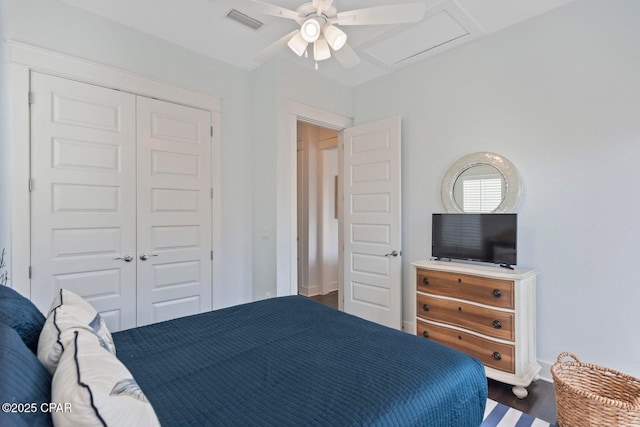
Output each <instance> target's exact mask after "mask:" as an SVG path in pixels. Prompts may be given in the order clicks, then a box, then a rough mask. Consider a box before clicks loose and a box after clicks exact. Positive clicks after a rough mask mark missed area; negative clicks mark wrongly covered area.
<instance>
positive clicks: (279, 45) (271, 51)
mask: <svg viewBox="0 0 640 427" xmlns="http://www.w3.org/2000/svg"><path fill="white" fill-rule="evenodd" d="M299 31H300V30H293V31H291V32H290V33H289V34H287V35H285V36H283V37H282V38H280V39H278V40H276V41H275V42H273V43H271V44H270V45H269V46H267V47H265V48H264V49H262V51H260V53H258V54H257V55H256V57H255V58H254V59H255V60H256V61H259V62H264V61H266V60H267V59H269V58H271V57H272V56H274V55H276V54H278V52H279V51H281V50H282V49H284V48H285V47H287V43H288V42H289V40H291V37H293V36H295V35H296V33H298V32H299Z"/></svg>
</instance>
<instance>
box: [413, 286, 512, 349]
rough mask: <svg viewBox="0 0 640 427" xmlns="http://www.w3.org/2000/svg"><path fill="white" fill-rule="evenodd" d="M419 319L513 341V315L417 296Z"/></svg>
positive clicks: (471, 305) (426, 296)
mask: <svg viewBox="0 0 640 427" xmlns="http://www.w3.org/2000/svg"><path fill="white" fill-rule="evenodd" d="M417 302H418V305H417V307H416V313H417V314H418V316H419V317H422V318H424V319H428V320H433V321H436V322H440V323H448V324H450V325H455V326H460V327H462V328H466V329H471V330H473V331H475V332H479V333H481V334H484V335H488V336H491V337H495V338H501V339H504V340H510V341H514V340H515V333H514V317H515V315H514V314H513V313H508V312H504V311H499V310H491V309H489V308H484V307H478V306H476V305H473V304H466V303H463V302H458V301H450V300H446V299H442V298H436V297H432V296H428V295H421V294H418V296H417Z"/></svg>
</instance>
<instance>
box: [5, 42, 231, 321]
mask: <svg viewBox="0 0 640 427" xmlns="http://www.w3.org/2000/svg"><path fill="white" fill-rule="evenodd" d="M7 45H8V47H9V63H10V66H9V71H10V77H9V79H10V85H11V88H12V91H11V109H12V113H13V117H12V118H11V123H12V124H11V129H10V133H11V142H10V144H11V150H12V159H11V161H12V164H13V168H12V171H11V172H12V175H11V177H12V179H11V187H10V189H11V252H10V269H9V272H10V274H11V277H10V280H11V286H12V287H13V288H14V289H15V290H16V291H18V292H20V293H21V294H22V295H25V296H27V297H29V298H31V280H30V279H29V268H30V266H31V228H30V227H31V225H30V223H31V218H30V215H24V212H31V196H30V192H29V189H28V185H29V179H30V177H31V164H30V149H31V135H30V133H31V132H30V125H31V123H30V108H29V105H30V94H29V91H30V88H31V81H30V76H31V72H32V71H37V72H40V73H44V74H50V75H53V76H57V77H61V78H65V79H69V80H75V81H78V82H82V83H88V84H93V85H96V86H101V87H105V88H109V89H117V90H120V91H123V92H128V93H131V94H134V95H141V96H145V97H148V98H157V99H160V100H163V101H168V102H172V103H175V104H180V105H185V106H188V107H194V108H199V109H201V110H205V111H209V112H210V114H211V124H212V126H213V135H212V138H211V156H212V159H211V168H212V170H211V172H212V177H211V187H212V188H213V200H212V227H211V228H212V236H211V238H212V248H213V253H214V257H213V262H212V286H213V293H212V294H213V296H212V300H213V301H212V304H213V308H219V307H218V306H217V305H216V300H217V298H216V297H217V294H216V290H218V291H219V289H220V283H221V281H220V275H221V272H220V265H221V264H220V256H219V254H221V239H220V230H221V221H220V214H221V194H220V193H221V170H220V168H221V159H220V152H221V143H220V139H221V135H222V133H221V125H222V115H221V111H222V102H221V99H220V98H218V97H216V96H213V95H209V94H206V93H202V92H197V91H194V90H191V89H187V88H183V87H180V86H178V85H175V84H172V83H167V82H163V81H160V80H155V79H153V78H148V77H145V76H141V75H138V74H135V73H131V72H129V71H125V70H121V69H117V68H113V67H107V66H104V65H101V64H98V63H95V62H91V61H88V60H85V59H81V58H77V57H73V56H69V55H65V54H61V53H58V52H54V51H51V50H48V49H42V48H38V47H35V46H32V45H29V44H26V43H20V42H16V41H13V40H11V41H8V42H7ZM35 102H37V100H35Z"/></svg>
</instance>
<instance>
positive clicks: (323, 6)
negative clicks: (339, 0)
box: [313, 0, 333, 15]
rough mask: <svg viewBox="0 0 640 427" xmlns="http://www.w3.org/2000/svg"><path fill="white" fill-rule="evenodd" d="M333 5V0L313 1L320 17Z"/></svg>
mask: <svg viewBox="0 0 640 427" xmlns="http://www.w3.org/2000/svg"><path fill="white" fill-rule="evenodd" d="M332 4H333V0H313V7H314V8H315V9H316V11H317V12H316V13H317V14H318V15H320V14H322V12H326V11H327V10H329V8H330V7H331V5H332Z"/></svg>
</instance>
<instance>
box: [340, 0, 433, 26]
mask: <svg viewBox="0 0 640 427" xmlns="http://www.w3.org/2000/svg"><path fill="white" fill-rule="evenodd" d="M426 10H427V7H426V5H425V4H423V3H409V4H396V5H389V6H376V7H368V8H366V9H356V10H349V11H346V12H341V13H338V15H337V16H336V19H335V21H333V23H335V24H339V25H384V24H403V23H407V22H418V21H421V20H422V18H424V14H425V12H426Z"/></svg>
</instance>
